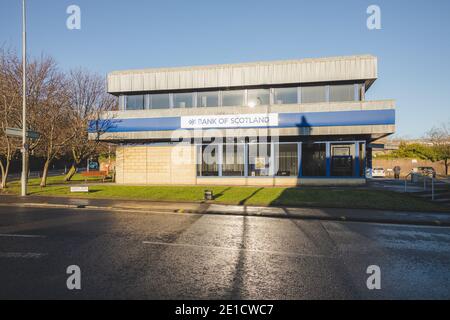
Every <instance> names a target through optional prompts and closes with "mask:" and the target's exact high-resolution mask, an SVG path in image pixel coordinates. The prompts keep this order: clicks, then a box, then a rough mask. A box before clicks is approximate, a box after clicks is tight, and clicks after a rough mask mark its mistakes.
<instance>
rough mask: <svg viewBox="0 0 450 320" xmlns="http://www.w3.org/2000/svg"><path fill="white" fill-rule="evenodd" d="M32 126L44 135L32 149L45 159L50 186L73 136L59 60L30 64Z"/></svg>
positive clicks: (44, 171) (44, 180)
mask: <svg viewBox="0 0 450 320" xmlns="http://www.w3.org/2000/svg"><path fill="white" fill-rule="evenodd" d="M28 69H29V71H28V74H29V75H28V77H29V79H28V81H29V87H30V89H29V90H30V91H29V93H28V106H29V114H30V118H29V123H30V126H32V127H33V128H34V130H36V131H38V132H39V133H40V138H39V139H38V140H37V141H35V142H34V144H33V146H32V148H33V150H34V151H36V153H37V155H40V156H42V157H43V158H44V167H43V169H42V178H41V183H40V185H41V187H45V186H46V184H47V176H48V170H49V168H50V164H51V162H52V161H53V160H54V159H55V158H57V157H58V156H61V155H63V154H64V153H65V148H66V147H67V145H68V142H69V141H70V140H71V139H72V137H73V133H71V132H70V130H68V128H69V124H70V119H69V107H68V106H69V96H68V91H67V82H66V79H65V77H64V75H63V74H62V73H61V72H60V71H59V70H58V68H57V65H56V63H55V61H54V60H53V59H51V58H49V57H41V58H40V59H38V60H35V61H33V62H32V63H31V64H30V65H29V68H28Z"/></svg>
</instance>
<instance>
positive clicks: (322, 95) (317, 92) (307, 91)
mask: <svg viewBox="0 0 450 320" xmlns="http://www.w3.org/2000/svg"><path fill="white" fill-rule="evenodd" d="M301 90H302V103H314V102H325V101H327V96H326V87H325V86H311V87H310V86H308V87H302V88H301Z"/></svg>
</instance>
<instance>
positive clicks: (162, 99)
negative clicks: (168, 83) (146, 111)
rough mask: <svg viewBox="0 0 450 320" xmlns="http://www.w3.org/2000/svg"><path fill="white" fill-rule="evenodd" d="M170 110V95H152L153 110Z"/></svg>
mask: <svg viewBox="0 0 450 320" xmlns="http://www.w3.org/2000/svg"><path fill="white" fill-rule="evenodd" d="M168 108H170V98H169V94H167V93H162V94H152V95H151V109H168Z"/></svg>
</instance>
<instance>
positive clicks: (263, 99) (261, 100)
mask: <svg viewBox="0 0 450 320" xmlns="http://www.w3.org/2000/svg"><path fill="white" fill-rule="evenodd" d="M269 103H270V90H269V89H256V90H248V97H247V105H248V106H249V107H255V106H259V105H268V104H269Z"/></svg>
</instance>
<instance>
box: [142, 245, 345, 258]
mask: <svg viewBox="0 0 450 320" xmlns="http://www.w3.org/2000/svg"><path fill="white" fill-rule="evenodd" d="M142 243H143V244H149V245H158V246H170V247H187V248H199V249H213V250H228V251H245V252H251V253H266V254H276V255H284V256H294V257H309V258H327V259H337V257H332V256H325V255H320V254H305V253H298V252H287V251H273V250H258V249H246V248H230V247H219V246H202V245H197V244H189V243H169V242H154V241H142Z"/></svg>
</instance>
